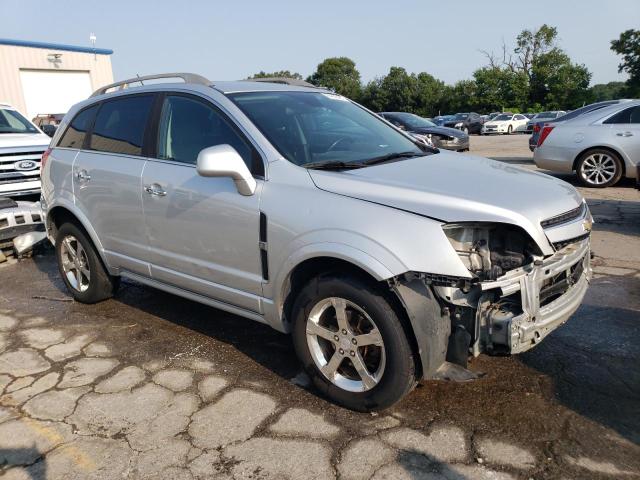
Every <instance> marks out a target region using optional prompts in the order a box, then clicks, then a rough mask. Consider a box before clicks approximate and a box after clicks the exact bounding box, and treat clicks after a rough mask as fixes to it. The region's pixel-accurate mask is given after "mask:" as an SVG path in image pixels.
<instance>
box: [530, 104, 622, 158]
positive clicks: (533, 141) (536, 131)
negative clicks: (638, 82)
mask: <svg viewBox="0 0 640 480" xmlns="http://www.w3.org/2000/svg"><path fill="white" fill-rule="evenodd" d="M630 101H631V100H630V99H619V100H604V101H602V102H596V103H591V104H589V105H585V106H584V107H580V108H576V109H575V110H572V111H571V112H569V113H566V114H565V115H562V116H560V117H556V118H555V119H551V120H547V121H544V122H537V123H536V124H534V126H533V133H532V134H531V137H530V138H529V150H531V151H532V152H533V151H534V149H535V148H536V146H537V145H538V139H539V138H540V132H541V131H542V127H543V126H544V125H545V124H547V123H558V122H565V121H567V120H571V119H573V118H576V117H578V116H580V115H582V114H584V113H589V112H592V111H595V110H598V109H600V108H604V107H608V106H609V105H617V104H619V103H625V102H630Z"/></svg>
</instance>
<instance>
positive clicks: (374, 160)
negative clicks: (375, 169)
mask: <svg viewBox="0 0 640 480" xmlns="http://www.w3.org/2000/svg"><path fill="white" fill-rule="evenodd" d="M426 155H429V153H427V152H418V153H416V152H394V153H387V154H386V155H381V156H379V157H373V158H370V159H368V160H365V161H363V162H360V165H375V164H377V163H384V162H390V161H391V160H397V159H398V158H413V157H424V156H426Z"/></svg>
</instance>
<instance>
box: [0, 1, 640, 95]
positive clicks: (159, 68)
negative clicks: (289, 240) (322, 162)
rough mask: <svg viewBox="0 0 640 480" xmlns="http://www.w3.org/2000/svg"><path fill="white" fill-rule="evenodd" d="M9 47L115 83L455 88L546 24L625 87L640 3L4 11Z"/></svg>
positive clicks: (119, 5)
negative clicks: (89, 60) (282, 78)
mask: <svg viewBox="0 0 640 480" xmlns="http://www.w3.org/2000/svg"><path fill="white" fill-rule="evenodd" d="M0 19H2V21H1V22H0V37H3V38H12V39H21V40H34V41H45V42H53V43H66V44H72V45H83V46H90V45H91V44H90V42H89V34H90V33H91V32H93V33H95V34H96V36H97V42H96V46H97V47H101V48H109V49H112V50H114V54H113V56H112V64H113V72H114V77H115V78H116V79H123V78H129V77H134V76H136V74H140V75H145V74H153V73H161V72H177V71H187V72H195V73H199V74H201V75H204V76H206V77H207V78H209V79H211V80H234V79H241V78H246V77H247V76H249V75H251V74H253V73H256V72H259V71H260V70H264V71H274V70H290V71H295V72H299V73H301V74H302V75H303V76H305V77H306V76H307V75H309V74H311V73H313V71H314V70H315V68H316V66H317V64H318V63H320V62H321V61H322V60H323V59H325V58H327V57H333V56H347V57H350V58H351V59H352V60H354V61H355V62H356V67H357V68H358V70H359V71H360V73H361V75H362V79H363V81H369V80H371V79H373V78H375V77H377V76H382V75H384V74H386V73H387V72H388V71H389V67H391V66H400V67H404V68H406V69H407V71H409V72H422V71H426V72H428V73H430V74H432V75H433V76H435V77H436V78H439V79H441V80H443V81H445V82H447V83H454V82H456V81H458V80H462V79H465V78H470V77H471V75H472V73H473V71H474V70H475V69H477V68H479V67H481V66H483V65H484V64H486V58H485V57H484V56H483V54H482V53H481V52H480V50H487V51H495V52H500V50H501V46H502V43H503V41H504V42H506V43H507V45H513V44H514V42H515V37H516V36H517V34H518V33H519V32H520V31H521V30H523V29H525V28H528V29H534V28H537V27H539V26H540V25H542V24H543V23H547V24H549V25H553V26H556V27H557V28H558V33H559V42H558V43H559V46H560V47H561V48H563V49H564V50H565V51H566V52H567V53H568V54H569V55H570V57H571V58H572V59H573V61H574V62H577V63H584V64H585V65H586V66H587V68H589V70H590V71H591V72H592V73H593V77H592V81H591V83H592V84H594V83H606V82H609V81H616V80H625V78H626V77H625V75H624V74H619V73H618V68H617V66H618V63H619V57H617V56H616V55H615V54H614V53H613V52H612V51H611V50H610V49H609V46H610V42H611V40H612V39H614V38H617V37H618V36H619V34H620V33H621V32H622V31H624V30H626V29H629V28H640V0H599V1H596V0H536V1H533V2H525V1H522V0H511V1H509V0H502V1H490V0H457V1H446V0H439V1H434V0H393V1H379V0H368V1H366V0H341V1H337V0H324V1H315V2H309V1H304V0H262V1H260V0H231V1H224V2H222V1H217V0H209V1H206V0H193V1H189V0H182V1H176V0H172V1H165V0H156V1H147V0H130V1H122V0H109V1H107V2H105V1H94V0H80V1H77V0H58V1H51V0H47V1H40V0H20V1H15V0H0Z"/></svg>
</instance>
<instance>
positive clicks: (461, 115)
mask: <svg viewBox="0 0 640 480" xmlns="http://www.w3.org/2000/svg"><path fill="white" fill-rule="evenodd" d="M468 116H469V114H468V113H456V114H455V115H454V116H453V120H464V119H465V118H467V117H468Z"/></svg>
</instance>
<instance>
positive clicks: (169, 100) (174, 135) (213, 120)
mask: <svg viewBox="0 0 640 480" xmlns="http://www.w3.org/2000/svg"><path fill="white" fill-rule="evenodd" d="M224 144H227V145H231V146H232V147H233V148H234V149H235V150H236V151H237V152H238V154H240V156H241V157H242V159H243V160H244V162H245V163H246V164H247V167H248V168H249V170H251V169H252V164H253V159H254V155H253V153H254V151H253V148H252V147H251V146H250V145H249V144H248V143H247V142H246V140H244V139H243V138H242V137H241V136H240V134H239V133H238V132H236V130H235V129H234V128H233V127H232V126H231V124H230V123H229V122H228V121H227V120H226V119H225V118H224V116H223V114H222V113H221V112H219V111H218V110H217V109H216V108H214V107H213V106H212V105H210V104H208V103H206V102H204V101H201V100H199V99H195V98H192V97H187V96H182V95H169V96H167V97H166V98H165V100H164V105H163V107H162V114H161V116H160V125H159V128H158V158H161V159H163V160H172V161H175V162H181V163H187V164H190V165H195V164H196V162H197V160H198V154H199V153H200V151H202V150H204V149H205V148H207V147H213V146H216V145H224Z"/></svg>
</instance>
